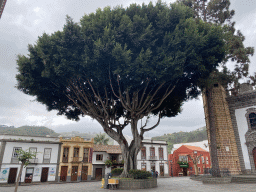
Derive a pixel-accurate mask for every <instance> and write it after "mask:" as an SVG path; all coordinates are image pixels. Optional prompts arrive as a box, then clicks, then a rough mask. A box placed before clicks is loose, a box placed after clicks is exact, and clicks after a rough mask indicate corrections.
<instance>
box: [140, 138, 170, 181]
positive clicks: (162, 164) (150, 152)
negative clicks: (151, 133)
mask: <svg viewBox="0 0 256 192" xmlns="http://www.w3.org/2000/svg"><path fill="white" fill-rule="evenodd" d="M142 145H143V147H142V148H141V150H140V152H139V153H138V156H137V169H144V170H147V171H151V170H153V171H157V172H158V173H159V176H168V175H169V173H168V152H167V142H166V141H154V140H151V139H144V140H143V141H142Z"/></svg>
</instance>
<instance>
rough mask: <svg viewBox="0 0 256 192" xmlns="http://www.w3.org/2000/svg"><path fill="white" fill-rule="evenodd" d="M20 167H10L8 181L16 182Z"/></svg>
mask: <svg viewBox="0 0 256 192" xmlns="http://www.w3.org/2000/svg"><path fill="white" fill-rule="evenodd" d="M17 170H18V168H10V172H9V177H8V183H15V181H16V176H17Z"/></svg>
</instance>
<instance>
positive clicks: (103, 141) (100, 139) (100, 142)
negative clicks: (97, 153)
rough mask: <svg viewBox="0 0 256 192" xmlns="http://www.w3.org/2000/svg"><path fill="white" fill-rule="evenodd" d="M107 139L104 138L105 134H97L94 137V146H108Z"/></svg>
mask: <svg viewBox="0 0 256 192" xmlns="http://www.w3.org/2000/svg"><path fill="white" fill-rule="evenodd" d="M108 141H109V138H106V134H104V133H103V134H101V133H100V134H97V135H96V137H94V144H98V145H108Z"/></svg>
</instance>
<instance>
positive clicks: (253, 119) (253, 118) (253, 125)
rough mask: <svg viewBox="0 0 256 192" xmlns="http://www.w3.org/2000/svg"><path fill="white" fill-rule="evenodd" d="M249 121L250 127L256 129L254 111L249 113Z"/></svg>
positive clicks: (255, 114)
mask: <svg viewBox="0 0 256 192" xmlns="http://www.w3.org/2000/svg"><path fill="white" fill-rule="evenodd" d="M249 121H250V124H251V129H252V130H253V129H256V113H250V114H249Z"/></svg>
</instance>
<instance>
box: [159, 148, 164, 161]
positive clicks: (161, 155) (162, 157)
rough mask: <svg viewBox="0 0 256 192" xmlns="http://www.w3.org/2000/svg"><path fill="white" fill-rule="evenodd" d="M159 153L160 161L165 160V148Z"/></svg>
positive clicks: (160, 149)
mask: <svg viewBox="0 0 256 192" xmlns="http://www.w3.org/2000/svg"><path fill="white" fill-rule="evenodd" d="M158 151H159V159H160V160H164V151H163V148H162V147H159V149H158Z"/></svg>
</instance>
